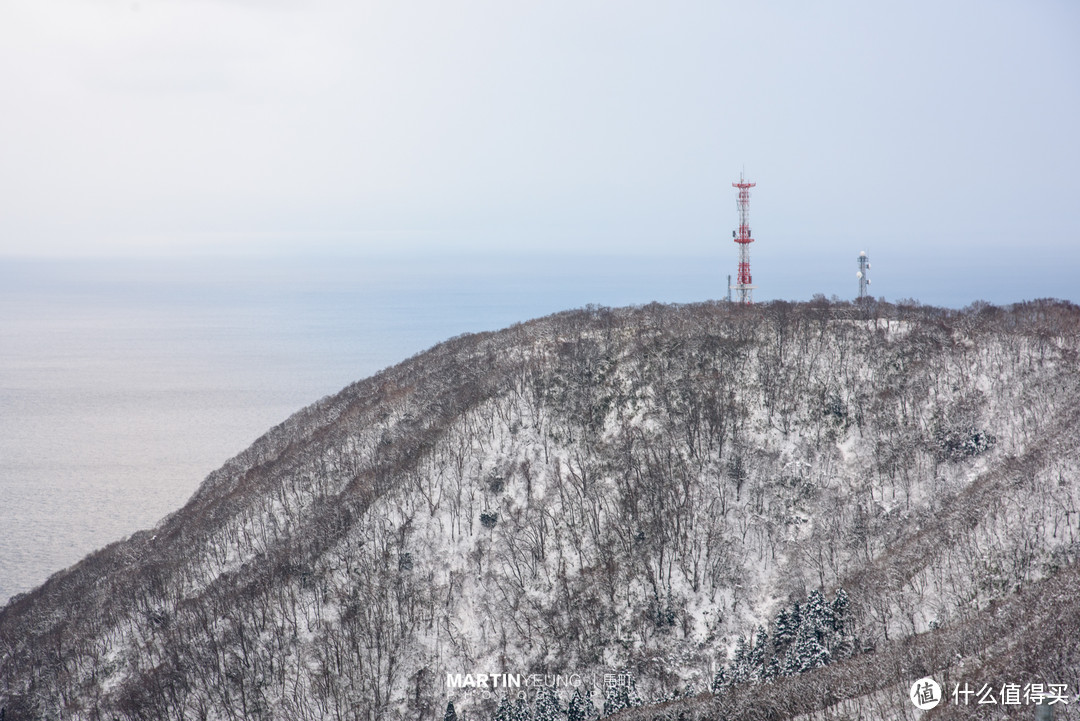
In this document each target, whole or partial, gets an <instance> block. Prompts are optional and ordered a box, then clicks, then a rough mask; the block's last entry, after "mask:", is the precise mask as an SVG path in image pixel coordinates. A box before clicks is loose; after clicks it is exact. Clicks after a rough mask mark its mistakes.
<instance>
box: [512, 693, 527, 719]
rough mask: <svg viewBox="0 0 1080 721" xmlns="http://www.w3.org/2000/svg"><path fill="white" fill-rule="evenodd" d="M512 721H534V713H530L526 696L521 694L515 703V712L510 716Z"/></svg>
mask: <svg viewBox="0 0 1080 721" xmlns="http://www.w3.org/2000/svg"><path fill="white" fill-rule="evenodd" d="M510 721H532V713H530V711H529V701H528V699H526V698H525V694H521V695H520V696H518V697H517V700H516V701H515V702H514V710H513V711H512V712H511V714H510Z"/></svg>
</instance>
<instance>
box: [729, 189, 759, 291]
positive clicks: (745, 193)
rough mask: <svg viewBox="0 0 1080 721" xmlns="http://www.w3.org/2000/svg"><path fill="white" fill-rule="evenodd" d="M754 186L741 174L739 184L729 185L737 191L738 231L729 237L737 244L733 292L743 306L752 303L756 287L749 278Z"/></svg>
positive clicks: (752, 240)
mask: <svg viewBox="0 0 1080 721" xmlns="http://www.w3.org/2000/svg"><path fill="white" fill-rule="evenodd" d="M755 185H757V183H748V182H746V180H745V179H744V178H743V174H742V173H739V182H738V183H732V184H731V187H733V188H738V189H739V200H738V206H739V230H738V233H737V234H736V232H735V231H732V233H731V235H732V236H733V237H734V238H735V242H736V243H738V244H739V278H738V282H737V283H736V284H735V290H736V291H738V293H739V302H740V303H742V304H744V305H750V304H751V303H753V302H754V295H753V291H754V288H755V287H757V286H755V285H753V284H752V281H751V278H750V244H751V243H753V242H754V239H753V238H751V237H750V188H753V187H754V186H755Z"/></svg>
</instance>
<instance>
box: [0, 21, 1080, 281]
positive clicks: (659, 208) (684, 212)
mask: <svg viewBox="0 0 1080 721" xmlns="http://www.w3.org/2000/svg"><path fill="white" fill-rule="evenodd" d="M890 5H891V7H885V4H884V3H876V2H865V0H859V1H857V2H828V3H825V2H772V3H757V2H754V3H746V2H739V3H725V2H717V1H715V0H712V1H707V2H664V3H660V2H649V3H645V2H629V1H626V0H624V1H620V2H589V1H587V0H573V1H571V2H560V1H558V0H544V1H543V2H539V1H537V2H517V1H515V2H507V1H506V0H501V1H498V2H465V1H460V0H449V1H447V0H440V1H438V2H409V1H400V0H396V1H394V2H390V1H387V2H364V1H357V0H350V1H348V2H337V1H336V0H325V1H324V0H314V1H313V0H304V1H302V2H301V1H296V2H294V1H293V0H265V1H259V0H124V1H119V0H117V1H113V0H77V1H76V0H72V1H70V2H69V1H67V0H0V98H2V112H0V192H2V193H3V200H2V201H0V255H8V256H12V255H20V256H26V255H37V256H40V255H47V256H68V255H115V254H129V253H138V254H155V253H164V254H175V253H182V254H187V253H248V252H265V251H273V252H292V251H304V252H326V253H334V252H349V253H353V252H367V251H369V250H372V249H389V250H400V249H402V248H408V249H413V250H421V251H427V250H432V251H471V252H475V251H487V250H496V251H498V252H500V253H502V252H508V251H517V250H523V251H541V252H542V251H556V250H558V251H566V250H573V251H574V252H590V253H595V254H601V255H602V254H605V253H614V252H623V251H631V252H640V253H647V252H653V251H657V250H659V249H665V250H666V251H668V252H671V253H685V254H700V253H706V252H713V250H714V249H715V248H716V246H717V244H718V243H727V244H729V245H730V244H731V240H730V239H731V230H732V228H733V227H734V226H735V225H736V222H737V221H736V216H735V191H734V190H733V189H732V188H731V182H732V181H733V180H735V179H737V178H738V175H739V172H740V171H741V170H742V169H743V168H745V170H746V174H747V176H748V178H749V179H751V180H754V181H756V182H757V183H758V186H757V187H756V188H755V189H754V195H753V201H752V205H751V221H752V227H753V232H754V236H755V237H756V238H757V243H756V244H755V246H754V248H753V252H754V253H755V254H757V255H756V256H755V257H761V258H762V259H769V258H772V257H776V256H780V255H783V256H785V257H788V258H792V259H795V260H796V261H797V262H800V263H809V264H811V265H812V264H813V262H814V259H815V258H817V259H821V258H827V257H830V254H835V255H837V257H843V258H846V259H848V261H850V264H851V265H852V271H853V269H854V259H853V258H852V257H850V256H853V254H854V253H857V252H858V250H860V249H864V248H865V249H867V250H868V251H869V252H871V256H872V257H873V258H875V259H878V260H879V262H880V260H881V259H891V260H892V261H893V266H894V267H905V268H908V267H909V268H910V269H911V270H910V272H919V271H918V269H919V268H920V267H923V266H925V265H927V264H931V263H933V262H935V259H938V260H940V261H941V262H942V263H945V264H951V265H952V267H953V270H954V271H960V272H962V268H963V267H964V264H965V263H967V258H968V257H969V256H967V255H965V254H973V255H975V256H977V257H978V258H979V260H980V262H983V263H991V264H994V263H996V264H997V265H998V266H999V267H1000V268H1002V269H1004V270H1007V272H1009V273H1013V272H1018V273H1029V274H1030V275H1031V276H1032V277H1033V278H1034V277H1035V275H1036V274H1037V273H1038V272H1039V269H1040V268H1047V267H1050V268H1052V269H1056V270H1057V271H1059V272H1060V271H1061V268H1062V267H1063V266H1064V267H1066V268H1069V269H1070V270H1076V271H1077V272H1078V273H1080V262H1078V261H1077V258H1078V256H1080V251H1078V250H1077V246H1078V245H1080V243H1078V241H1080V201H1078V198H1077V190H1078V188H1080V183H1078V181H1077V173H1078V172H1080V137H1078V135H1080V134H1078V130H1077V129H1078V128H1080V118H1078V115H1080V113H1078V111H1080V3H1075V2H1068V1H1065V0H1062V1H1060V2H1054V1H1052V0H1026V1H1016V2H989V1H987V0H977V1H973V2H953V1H951V0H945V1H941V0H938V1H935V2H903V3H891V4H890ZM731 254H732V258H734V250H732V251H731ZM732 264H733V265H734V261H733V263H732ZM905 264H906V265H905ZM1070 264H1071V266H1070Z"/></svg>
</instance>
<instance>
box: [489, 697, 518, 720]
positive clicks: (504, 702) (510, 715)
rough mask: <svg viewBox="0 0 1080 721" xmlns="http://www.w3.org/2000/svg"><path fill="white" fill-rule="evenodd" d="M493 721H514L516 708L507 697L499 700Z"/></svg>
mask: <svg viewBox="0 0 1080 721" xmlns="http://www.w3.org/2000/svg"><path fill="white" fill-rule="evenodd" d="M493 721H514V707H513V706H512V705H511V703H510V699H508V698H507V697H506V696H503V697H501V698H500V699H499V707H498V708H497V709H495V716H494V717H493Z"/></svg>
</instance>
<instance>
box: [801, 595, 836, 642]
mask: <svg viewBox="0 0 1080 721" xmlns="http://www.w3.org/2000/svg"><path fill="white" fill-rule="evenodd" d="M831 616H832V608H831V607H830V606H829V604H827V603H825V597H824V596H823V595H821V591H811V592H810V595H809V596H808V597H807V599H806V606H804V607H803V618H802V623H801V624H799V628H800V630H801V629H802V627H803V626H809V627H810V630H811V631H813V633H814V636H815V637H816V638H817V640H818V642H819V643H824V642H825V636H826V633H827V631H828V629H829V628H831V627H832V619H831V618H830V617H831Z"/></svg>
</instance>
